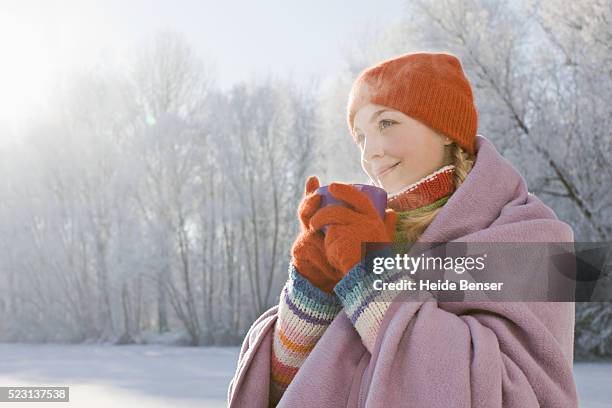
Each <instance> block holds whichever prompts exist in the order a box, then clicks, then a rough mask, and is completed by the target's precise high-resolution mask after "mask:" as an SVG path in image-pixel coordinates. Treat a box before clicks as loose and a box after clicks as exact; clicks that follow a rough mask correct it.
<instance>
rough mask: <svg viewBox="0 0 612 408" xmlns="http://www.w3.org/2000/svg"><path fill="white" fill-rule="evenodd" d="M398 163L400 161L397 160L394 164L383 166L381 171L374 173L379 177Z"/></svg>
mask: <svg viewBox="0 0 612 408" xmlns="http://www.w3.org/2000/svg"><path fill="white" fill-rule="evenodd" d="M398 164H400V162H397V163H395V164H392V165H391V166H389V167H383V168H382V170H381V171H379V172H378V174H377V175H376V177H378V178H380V177H382V176H384V175H385V174H387V173H389V172H391V171H392V170H393V169H394V168H395V167H396V166H397V165H398Z"/></svg>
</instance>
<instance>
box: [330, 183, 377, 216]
mask: <svg viewBox="0 0 612 408" xmlns="http://www.w3.org/2000/svg"><path fill="white" fill-rule="evenodd" d="M329 192H330V194H331V195H332V196H334V197H335V198H337V199H338V200H341V201H344V202H345V203H347V204H349V205H351V206H353V207H354V208H355V210H356V211H357V212H360V213H362V214H366V215H372V214H376V216H378V213H377V212H376V208H375V207H374V204H372V202H371V201H370V199H369V198H368V196H367V195H366V194H365V193H362V192H361V191H359V190H357V188H356V187H354V186H352V185H350V184H344V183H331V184H330V185H329Z"/></svg>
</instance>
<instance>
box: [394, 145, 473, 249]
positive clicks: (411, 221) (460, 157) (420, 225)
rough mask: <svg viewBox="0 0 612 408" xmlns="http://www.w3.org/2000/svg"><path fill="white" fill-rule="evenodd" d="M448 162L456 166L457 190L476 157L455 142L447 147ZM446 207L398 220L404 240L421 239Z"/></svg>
mask: <svg viewBox="0 0 612 408" xmlns="http://www.w3.org/2000/svg"><path fill="white" fill-rule="evenodd" d="M446 148H447V154H448V156H447V157H448V158H447V162H448V164H453V165H454V166H455V176H454V185H455V190H457V189H458V188H459V186H460V185H461V184H462V183H463V180H465V178H466V177H467V175H468V173H469V172H470V170H472V167H473V165H474V161H475V160H476V156H475V155H474V154H470V153H469V152H467V151H465V150H463V149H462V148H461V146H459V145H458V144H457V143H455V142H453V143H451V144H450V145H448V146H447V147H446ZM442 208H444V206H442V207H438V208H434V209H433V210H430V211H427V212H424V213H421V214H417V215H414V216H412V217H407V218H403V219H399V220H398V229H399V230H400V231H403V234H404V236H403V238H404V239H405V240H406V241H408V242H415V241H416V240H418V239H419V237H420V236H421V234H422V233H423V231H425V229H426V228H427V227H428V226H429V224H431V222H432V221H433V219H434V218H435V217H436V215H437V214H438V212H439V211H440V210H442Z"/></svg>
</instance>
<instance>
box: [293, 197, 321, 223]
mask: <svg viewBox="0 0 612 408" xmlns="http://www.w3.org/2000/svg"><path fill="white" fill-rule="evenodd" d="M320 206H321V196H320V195H318V194H312V193H311V194H310V196H306V198H304V199H303V200H302V203H301V204H300V208H299V209H298V217H299V218H300V222H301V224H302V229H309V228H310V226H309V222H310V218H311V217H312V216H313V214H314V213H315V212H317V210H318V209H319V207H320Z"/></svg>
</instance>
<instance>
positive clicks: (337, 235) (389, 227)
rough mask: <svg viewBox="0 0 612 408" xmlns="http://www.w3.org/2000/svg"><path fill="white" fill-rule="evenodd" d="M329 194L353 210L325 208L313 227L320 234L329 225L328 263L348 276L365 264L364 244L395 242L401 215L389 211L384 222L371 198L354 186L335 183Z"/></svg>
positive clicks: (337, 207)
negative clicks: (361, 262)
mask: <svg viewBox="0 0 612 408" xmlns="http://www.w3.org/2000/svg"><path fill="white" fill-rule="evenodd" d="M329 192H330V194H331V195H332V196H334V197H335V198H337V199H338V200H342V201H344V202H346V203H347V204H349V205H350V206H351V207H352V208H347V207H344V206H341V205H330V206H329V207H325V208H322V209H320V210H319V211H317V212H316V214H314V216H313V217H312V218H311V219H310V226H311V227H312V228H314V229H316V230H319V229H321V228H322V227H323V226H324V225H328V228H327V232H326V233H325V240H324V243H325V254H326V255H327V260H328V261H329V263H330V264H332V265H333V266H334V267H335V268H337V269H339V270H340V271H342V273H343V275H346V274H347V273H348V272H349V271H350V270H351V269H352V268H353V267H354V266H355V265H357V263H359V261H360V260H361V256H362V254H361V244H362V243H365V242H392V241H393V237H394V234H395V223H396V221H397V213H396V212H395V211H393V210H392V209H391V208H387V209H386V210H385V218H384V220H382V219H381V218H380V216H379V215H378V212H377V211H376V208H375V207H374V204H372V202H371V201H370V199H369V198H368V196H367V195H366V194H365V193H362V192H361V191H359V190H358V189H357V188H355V187H353V186H352V185H350V184H344V183H332V184H330V186H329Z"/></svg>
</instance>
